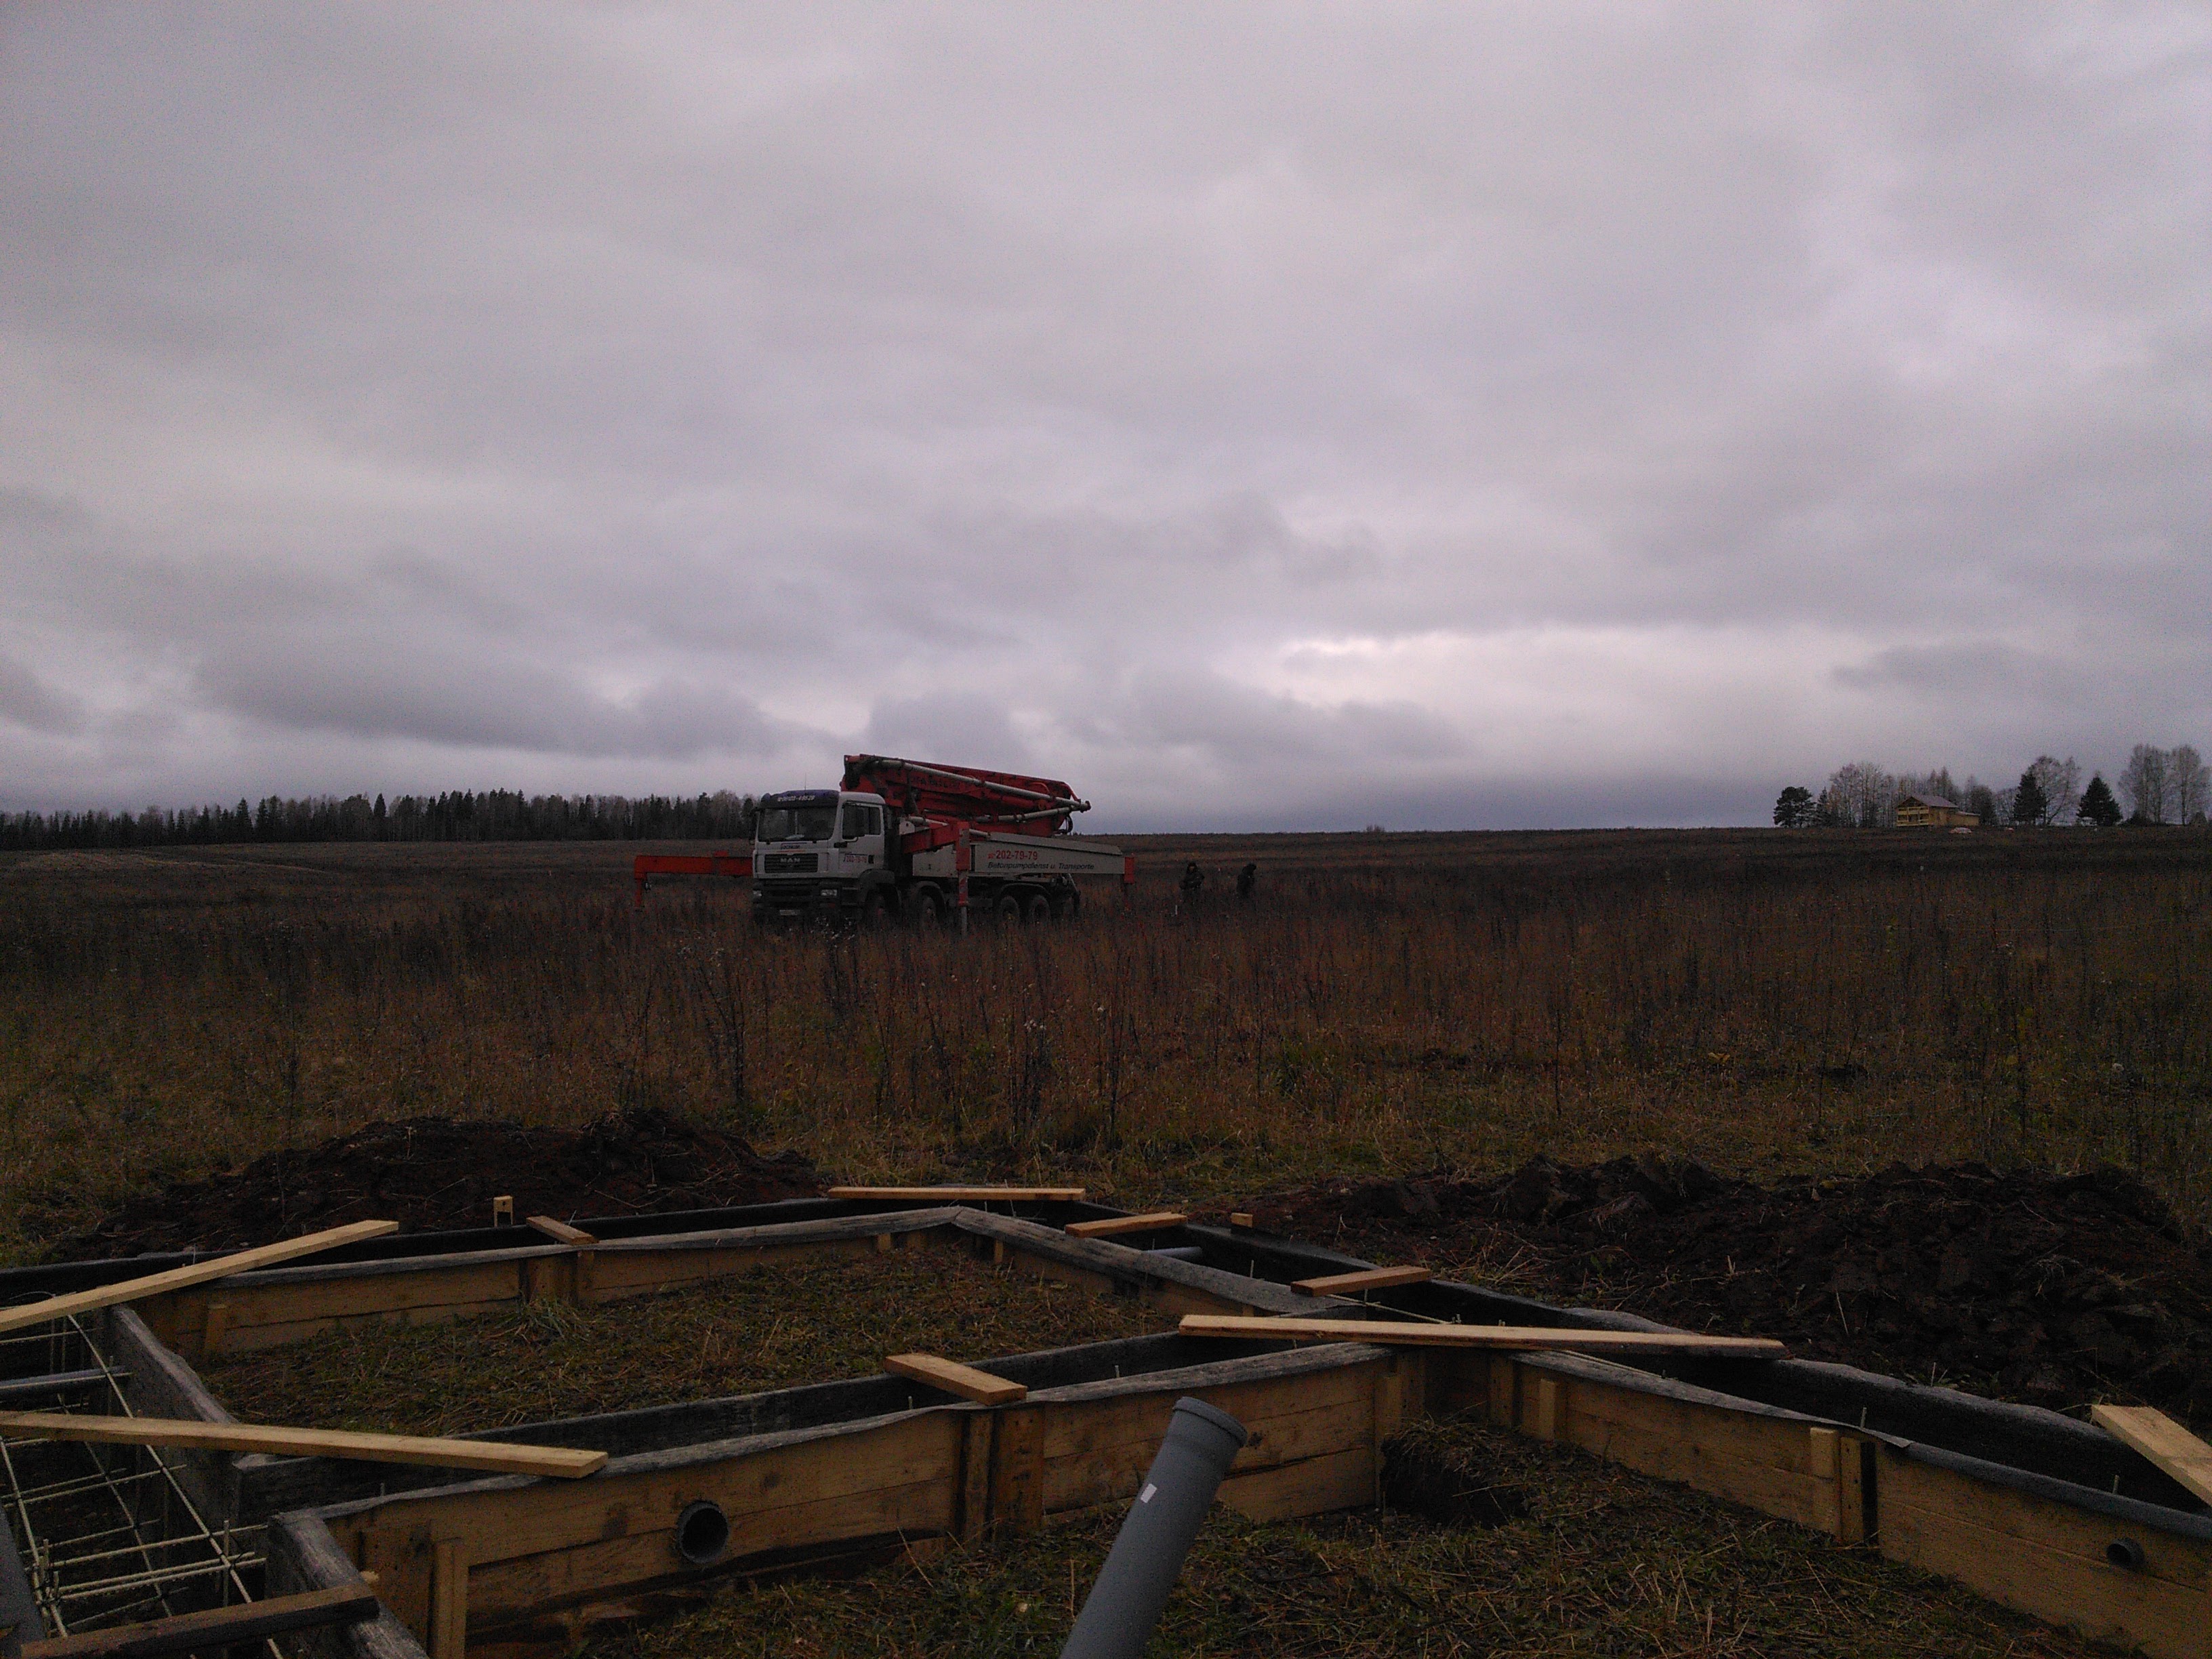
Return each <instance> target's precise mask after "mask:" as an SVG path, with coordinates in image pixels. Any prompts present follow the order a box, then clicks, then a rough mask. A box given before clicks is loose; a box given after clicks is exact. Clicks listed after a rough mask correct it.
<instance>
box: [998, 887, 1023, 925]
mask: <svg viewBox="0 0 2212 1659" xmlns="http://www.w3.org/2000/svg"><path fill="white" fill-rule="evenodd" d="M994 908H996V909H997V911H998V913H999V920H1000V921H1003V922H1007V923H1013V922H1018V921H1020V920H1021V919H1022V902H1021V900H1020V899H1019V898H1018V897H1016V896H1014V895H1013V894H1012V893H1001V894H1000V895H999V902H998V903H997V905H996V906H995V907H994Z"/></svg>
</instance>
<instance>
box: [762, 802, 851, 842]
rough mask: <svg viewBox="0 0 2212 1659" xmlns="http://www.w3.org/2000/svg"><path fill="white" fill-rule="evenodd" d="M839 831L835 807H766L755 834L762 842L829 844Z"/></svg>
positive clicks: (763, 809)
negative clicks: (820, 842) (825, 842)
mask: <svg viewBox="0 0 2212 1659" xmlns="http://www.w3.org/2000/svg"><path fill="white" fill-rule="evenodd" d="M836 831H837V809H836V807H834V806H828V805H823V806H763V808H761V815H760V825H759V827H758V828H757V829H756V830H755V831H754V832H753V833H754V835H755V836H756V838H757V839H758V840H761V841H828V840H829V838H830V837H831V836H834V835H835V834H836Z"/></svg>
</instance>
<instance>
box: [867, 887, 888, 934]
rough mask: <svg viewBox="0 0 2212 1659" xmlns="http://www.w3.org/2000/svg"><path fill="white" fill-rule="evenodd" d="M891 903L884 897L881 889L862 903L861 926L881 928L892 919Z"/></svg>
mask: <svg viewBox="0 0 2212 1659" xmlns="http://www.w3.org/2000/svg"><path fill="white" fill-rule="evenodd" d="M890 914H891V905H890V900H889V899H887V898H885V897H884V890H883V889H882V888H880V887H878V888H877V889H876V890H875V891H874V892H872V893H871V894H869V895H868V896H867V897H866V898H864V899H862V900H861V901H860V926H861V927H882V926H883V925H884V922H886V921H889V920H890Z"/></svg>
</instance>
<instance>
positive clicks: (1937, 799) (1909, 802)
mask: <svg viewBox="0 0 2212 1659" xmlns="http://www.w3.org/2000/svg"><path fill="white" fill-rule="evenodd" d="M1897 804H1898V805H1899V806H1947V807H1948V808H1950V810H1951V811H1954V812H1963V811H1966V808H1965V807H1963V806H1961V805H1959V803H1958V802H1956V801H1954V800H1945V799H1943V797H1942V796H1941V795H1906V796H1905V797H1904V798H1903V799H1900V800H1899V802H1898V803H1897Z"/></svg>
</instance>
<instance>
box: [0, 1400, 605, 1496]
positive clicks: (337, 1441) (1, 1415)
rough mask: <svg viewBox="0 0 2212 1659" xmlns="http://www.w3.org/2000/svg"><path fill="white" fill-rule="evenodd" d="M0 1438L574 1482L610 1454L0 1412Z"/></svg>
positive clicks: (418, 1438) (183, 1421)
mask: <svg viewBox="0 0 2212 1659" xmlns="http://www.w3.org/2000/svg"><path fill="white" fill-rule="evenodd" d="M0 1435H15V1436H20V1437H22V1438H24V1439H27V1440H81V1441H85V1442H88V1443H96V1444H102V1445H116V1446H177V1447H181V1448H183V1449H185V1450H188V1451H228V1452H269V1453H271V1454H273V1455H276V1456H279V1457H343V1458H350V1459H352V1460H354V1461H356V1462H364V1463H419V1464H422V1465H426V1466H428V1467H430V1468H448V1469H489V1470H490V1471H491V1472H493V1473H494V1474H538V1475H551V1476H554V1477H556V1478H557V1479H560V1480H580V1479H581V1478H582V1477H583V1476H585V1475H587V1474H594V1473H596V1472H597V1471H598V1470H599V1469H601V1468H605V1465H606V1461H607V1455H606V1453H605V1452H603V1451H592V1450H589V1449H583V1448H579V1447H572V1446H523V1445H515V1444H513V1443H509V1442H505V1441H497V1440H446V1439H438V1438H434V1437H429V1436H426V1435H414V1434H359V1433H356V1432H354V1431H351V1430H346V1429H294V1428H286V1427H283V1426H282V1425H276V1424H270V1423H206V1422H202V1421H200V1420H198V1419H191V1418H170V1417H94V1416H91V1415H88V1414H79V1413H74V1412H0Z"/></svg>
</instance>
